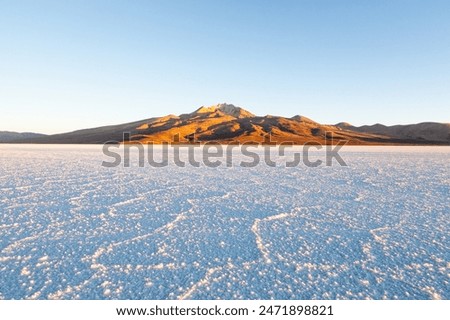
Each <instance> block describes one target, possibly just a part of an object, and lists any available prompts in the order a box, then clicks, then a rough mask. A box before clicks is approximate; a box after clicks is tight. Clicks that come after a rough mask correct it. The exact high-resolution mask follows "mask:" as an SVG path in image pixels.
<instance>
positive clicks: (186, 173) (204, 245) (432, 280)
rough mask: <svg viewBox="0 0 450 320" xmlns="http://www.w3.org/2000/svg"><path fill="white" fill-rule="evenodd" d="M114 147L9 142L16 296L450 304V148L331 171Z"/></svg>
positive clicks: (3, 206) (5, 207) (0, 270)
mask: <svg viewBox="0 0 450 320" xmlns="http://www.w3.org/2000/svg"><path fill="white" fill-rule="evenodd" d="M100 150H101V147H100V146H26V145H23V146H20V145H19V146H16V145H0V165H1V166H0V299H28V298H29V299H216V298H219V299H231V298H233V299H241V298H245V299H336V298H337V299H341V298H343V299H366V298H372V299H439V298H441V299H450V285H449V280H450V279H449V278H450V250H449V249H450V240H449V234H450V225H449V220H450V201H449V200H450V199H449V198H450V196H449V195H450V148H446V147H402V148H395V147H350V148H346V150H345V151H344V152H341V156H342V157H343V158H344V160H345V161H346V162H347V164H348V166H347V167H341V166H336V165H335V166H333V167H325V166H321V167H318V168H309V167H306V166H304V165H299V166H298V167H295V168H286V167H285V166H283V165H282V164H283V157H277V163H278V166H277V167H275V168H273V167H268V166H265V165H263V164H261V165H259V166H257V167H254V168H243V167H239V166H237V165H234V166H233V167H231V168H228V167H218V168H207V167H204V166H202V167H201V168H195V167H191V166H187V167H185V168H178V167H176V166H174V165H170V166H168V167H164V168H152V167H149V166H146V167H144V168H139V167H137V166H136V163H135V162H133V165H132V167H131V168H123V167H118V168H104V167H102V166H101V162H102V161H103V160H108V159H105V156H104V155H103V154H102V153H101V151H100ZM317 156H318V157H320V156H321V154H320V153H318V154H317ZM236 157H242V156H236Z"/></svg>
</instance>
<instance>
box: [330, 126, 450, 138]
mask: <svg viewBox="0 0 450 320" xmlns="http://www.w3.org/2000/svg"><path fill="white" fill-rule="evenodd" d="M336 126H338V127H340V128H343V129H345V130H351V131H355V132H364V133H373V134H380V135H384V136H388V137H392V138H395V139H403V140H414V141H441V142H450V123H436V122H423V123H418V124H410V125H395V126H385V125H382V124H379V123H377V124H375V125H372V126H361V127H354V126H352V125H351V124H348V123H345V122H341V123H338V124H337V125H336Z"/></svg>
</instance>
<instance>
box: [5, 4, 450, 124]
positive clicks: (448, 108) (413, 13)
mask: <svg viewBox="0 0 450 320" xmlns="http://www.w3.org/2000/svg"><path fill="white" fill-rule="evenodd" d="M0 40H1V41H0V111H1V117H0V130H11V131H35V132H42V133H56V132H65V131H71V130H75V129H81V128H87V127H94V126H100V125H107V124H118V123H124V122H129V121H134V120H140V119H145V118H149V117H154V116H162V115H166V114H168V113H174V114H180V113H186V112H191V111H193V110H194V109H196V108H198V107H200V106H201V105H212V104H216V103H219V102H227V103H233V104H235V105H238V106H241V107H244V108H246V109H248V110H250V111H252V112H253V113H256V114H258V115H266V114H274V115H283V116H289V117H290V116H293V115H296V114H301V115H304V116H307V117H309V118H312V119H314V120H316V121H318V122H321V123H337V122H340V121H347V122H350V123H352V124H354V125H362V124H373V123H377V122H380V123H384V124H397V123H400V124H406V123H417V122H423V121H438V122H450V1H448V0H443V1H434V0H428V1H424V0H376V1H374V0H353V1H349V0H347V1H345V0H339V1H338V0H328V1H326V0H293V1H284V0H281V1H280V0H277V1H275V0H271V1H264V0H258V1H256V0H255V1H250V0H247V1H246V0H238V1H215V0H204V1H200V0H199V1H189V0H180V1H175V0H172V1H170V0H162V1H151V0H145V1H137V0H133V1H132V0H128V1H125V0H122V1H118V0H115V1H114V0H107V1H96V0H87V1H83V0H72V1H61V0H56V1H44V0H40V1H34V0H33V1H22V0H0Z"/></svg>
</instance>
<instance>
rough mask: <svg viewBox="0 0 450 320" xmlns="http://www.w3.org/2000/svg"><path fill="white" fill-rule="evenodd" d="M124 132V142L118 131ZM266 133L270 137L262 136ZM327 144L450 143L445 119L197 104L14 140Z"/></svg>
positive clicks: (448, 125)
mask: <svg viewBox="0 0 450 320" xmlns="http://www.w3.org/2000/svg"><path fill="white" fill-rule="evenodd" d="M125 132H126V133H129V139H126V140H125V141H124V139H123V134H124V133H125ZM269 136H270V141H269V140H268V139H269V138H268V137H269ZM331 137H333V143H337V142H339V141H342V140H345V141H348V144H352V145H399V144H430V145H450V124H442V123H421V124H416V125H408V126H392V127H387V126H383V125H374V126H362V127H355V126H352V125H351V124H349V123H345V122H341V123H338V124H337V125H324V124H320V123H318V122H315V121H313V120H311V119H309V118H307V117H304V116H301V115H297V116H294V117H292V118H286V117H279V116H271V115H267V116H256V115H254V114H253V113H251V112H249V111H247V110H245V109H243V108H240V107H237V106H234V105H232V104H226V103H222V104H217V105H213V106H202V107H200V108H198V109H197V110H195V111H194V112H191V113H186V114H181V115H178V116H177V115H173V114H170V115H167V116H164V117H155V118H149V119H145V120H141V121H136V122H131V123H125V124H120V125H113V126H105V127H99V128H92V129H85V130H78V131H74V132H69V133H63V134H55V135H50V136H40V137H26V138H25V137H24V138H23V139H19V140H15V141H14V142H16V143H18V142H21V143H73V144H76V143H79V144H85V143H90V144H102V143H107V142H108V143H123V142H124V143H136V142H141V143H149V142H153V143H163V142H169V143H170V142H177V143H192V142H202V143H205V142H211V143H213V142H214V143H224V144H235V143H269V142H272V143H287V142H291V143H295V144H304V143H307V142H308V143H313V144H318V143H320V144H325V143H330V138H331Z"/></svg>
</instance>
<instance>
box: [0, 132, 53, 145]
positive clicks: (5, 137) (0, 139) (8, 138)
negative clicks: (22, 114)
mask: <svg viewBox="0 0 450 320" xmlns="http://www.w3.org/2000/svg"><path fill="white" fill-rule="evenodd" d="M37 137H45V134H40V133H33V132H13V131H0V143H4V142H7V143H11V142H14V141H16V140H23V139H33V138H37Z"/></svg>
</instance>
